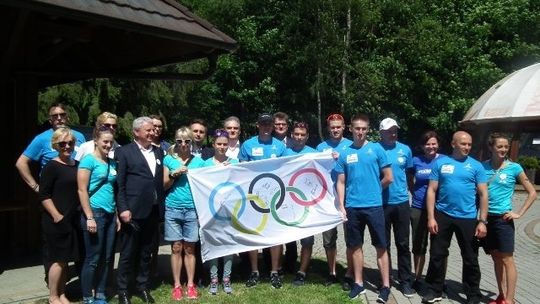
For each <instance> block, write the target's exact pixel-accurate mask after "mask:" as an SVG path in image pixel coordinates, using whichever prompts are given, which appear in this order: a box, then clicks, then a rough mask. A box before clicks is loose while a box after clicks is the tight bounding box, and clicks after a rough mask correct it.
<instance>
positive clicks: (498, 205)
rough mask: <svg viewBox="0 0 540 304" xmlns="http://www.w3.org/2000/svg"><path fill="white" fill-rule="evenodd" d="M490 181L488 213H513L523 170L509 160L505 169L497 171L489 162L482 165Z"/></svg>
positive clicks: (506, 161)
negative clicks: (513, 197) (514, 197)
mask: <svg viewBox="0 0 540 304" xmlns="http://www.w3.org/2000/svg"><path fill="white" fill-rule="evenodd" d="M482 165H483V166H484V169H485V170H486V175H487V179H488V199H489V209H488V212H489V213H492V214H504V213H506V212H508V211H512V195H514V187H515V185H516V182H517V181H518V178H519V175H520V174H521V172H523V168H522V167H521V166H520V165H519V164H518V163H514V162H512V161H509V160H505V165H504V168H502V169H500V170H495V169H493V167H491V164H490V162H489V160H487V161H485V162H483V163H482Z"/></svg>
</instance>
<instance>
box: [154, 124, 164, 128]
mask: <svg viewBox="0 0 540 304" xmlns="http://www.w3.org/2000/svg"><path fill="white" fill-rule="evenodd" d="M154 128H156V129H163V126H162V125H154Z"/></svg>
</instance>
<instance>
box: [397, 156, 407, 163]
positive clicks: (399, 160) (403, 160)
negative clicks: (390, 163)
mask: <svg viewBox="0 0 540 304" xmlns="http://www.w3.org/2000/svg"><path fill="white" fill-rule="evenodd" d="M397 161H398V162H399V164H400V165H403V164H404V163H405V157H403V156H400V157H398V158H397Z"/></svg>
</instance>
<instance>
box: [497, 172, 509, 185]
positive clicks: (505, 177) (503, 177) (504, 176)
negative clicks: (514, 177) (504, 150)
mask: <svg viewBox="0 0 540 304" xmlns="http://www.w3.org/2000/svg"><path fill="white" fill-rule="evenodd" d="M507 180H508V175H507V174H506V173H501V174H499V181H500V182H501V184H506V182H507Z"/></svg>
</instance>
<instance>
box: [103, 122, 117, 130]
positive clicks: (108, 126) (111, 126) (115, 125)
mask: <svg viewBox="0 0 540 304" xmlns="http://www.w3.org/2000/svg"><path fill="white" fill-rule="evenodd" d="M103 126H104V127H107V128H109V129H116V127H118V125H117V124H110V123H104V124H103Z"/></svg>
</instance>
